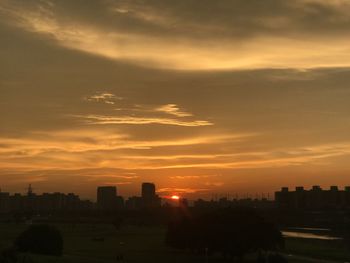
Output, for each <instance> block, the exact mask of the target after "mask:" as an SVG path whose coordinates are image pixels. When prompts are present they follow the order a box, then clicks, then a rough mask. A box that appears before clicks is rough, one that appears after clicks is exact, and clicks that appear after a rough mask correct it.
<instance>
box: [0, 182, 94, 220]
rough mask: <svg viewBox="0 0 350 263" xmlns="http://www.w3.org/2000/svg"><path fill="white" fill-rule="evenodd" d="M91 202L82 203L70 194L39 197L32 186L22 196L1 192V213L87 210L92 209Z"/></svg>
mask: <svg viewBox="0 0 350 263" xmlns="http://www.w3.org/2000/svg"><path fill="white" fill-rule="evenodd" d="M92 207H93V205H92V202H91V201H82V200H80V198H79V196H77V195H75V194H73V193H69V194H63V193H58V192H56V193H43V194H41V195H37V194H35V193H33V189H32V187H31V186H29V187H28V190H27V193H26V194H25V195H21V194H20V193H15V194H13V195H10V194H9V193H4V192H0V212H1V213H7V212H14V211H30V212H33V211H41V212H53V211H69V210H72V211H73V210H78V211H79V210H87V209H92Z"/></svg>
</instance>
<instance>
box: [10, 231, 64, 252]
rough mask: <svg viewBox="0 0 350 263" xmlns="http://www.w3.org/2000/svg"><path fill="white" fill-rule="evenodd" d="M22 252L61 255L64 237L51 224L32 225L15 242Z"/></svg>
mask: <svg viewBox="0 0 350 263" xmlns="http://www.w3.org/2000/svg"><path fill="white" fill-rule="evenodd" d="M14 245H15V247H17V249H18V251H20V252H30V253H34V254H43V255H53V256H61V255H62V251H63V239H62V235H61V233H60V231H59V230H58V229H57V228H56V227H54V226H50V225H32V226H30V227H29V228H28V229H27V230H25V231H24V232H23V233H21V234H20V235H19V236H18V237H17V239H16V240H15V242H14Z"/></svg>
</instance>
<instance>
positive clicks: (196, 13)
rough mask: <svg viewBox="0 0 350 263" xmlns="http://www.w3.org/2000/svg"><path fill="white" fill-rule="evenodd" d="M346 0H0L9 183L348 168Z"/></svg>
mask: <svg viewBox="0 0 350 263" xmlns="http://www.w3.org/2000/svg"><path fill="white" fill-rule="evenodd" d="M349 11H350V4H349V2H348V1H344V0H327V1H326V0H293V1H279V0H266V1H263V2H261V1H260V0H259V1H258V0H257V1H255V0H254V1H246V0H234V1H231V0H227V1H226V0H223V1H203V0H183V1H182V0H181V1H164V0H151V1H149V2H148V3H147V5H145V4H144V1H138V0H135V1H131V0H130V1H129V0H116V1H109V0H108V1H107V0H102V1H88V2H85V1H84V3H82V2H80V1H69V0H63V1H50V0H42V1H36V0H28V1H19V0H14V1H9V0H1V1H0V35H1V41H0V47H1V48H0V54H1V55H0V56H1V59H0V123H1V126H0V186H1V188H2V189H3V190H4V191H10V192H14V191H19V192H23V191H24V188H25V187H26V186H27V184H28V183H32V184H33V186H34V188H35V191H37V192H45V191H46V192H51V191H62V192H71V191H73V192H76V193H78V194H80V195H82V196H83V197H86V198H94V196H95V190H96V186H97V185H116V186H117V187H118V191H119V193H120V194H122V195H125V196H129V195H134V194H139V192H140V184H141V182H144V181H152V182H154V183H155V184H156V185H157V189H158V192H159V194H160V195H173V194H178V195H180V196H186V197H189V198H197V197H203V198H211V197H212V196H213V195H214V194H218V195H222V196H224V195H227V194H230V195H232V196H235V195H239V196H246V195H247V194H250V195H252V196H255V195H260V196H261V195H262V193H265V195H266V194H267V193H273V192H274V191H275V190H277V189H279V188H280V187H281V186H290V187H294V186H297V185H305V186H306V187H310V186H312V185H315V184H319V185H321V186H323V187H329V186H330V185H339V186H344V185H346V184H349V174H350V173H349V172H350V171H349V170H350V169H349V167H348V163H349V161H348V160H349V157H350V156H349V155H350V137H349V134H350V133H349V132H350V121H349V113H350V108H349V97H350V90H349V84H350V74H349V65H350V50H349V47H348V42H349V40H348V36H347V35H348V34H347V33H348V29H349V28H350V15H349V14H350V12H349Z"/></svg>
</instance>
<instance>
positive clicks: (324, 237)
mask: <svg viewBox="0 0 350 263" xmlns="http://www.w3.org/2000/svg"><path fill="white" fill-rule="evenodd" d="M282 234H283V236H285V237H294V238H308V239H322V240H341V239H342V238H341V237H334V236H329V235H324V234H317V233H305V232H297V231H282Z"/></svg>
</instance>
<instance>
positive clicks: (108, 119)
mask: <svg viewBox="0 0 350 263" xmlns="http://www.w3.org/2000/svg"><path fill="white" fill-rule="evenodd" d="M76 117H78V118H81V119H84V120H85V121H86V123H88V124H100V125H102V124H131V125H145V124H163V125H175V126H185V127H198V126H210V125H213V123H212V122H210V121H205V120H194V121H183V120H177V119H170V118H161V117H134V116H120V117H119V116H105V115H77V116H76Z"/></svg>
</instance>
